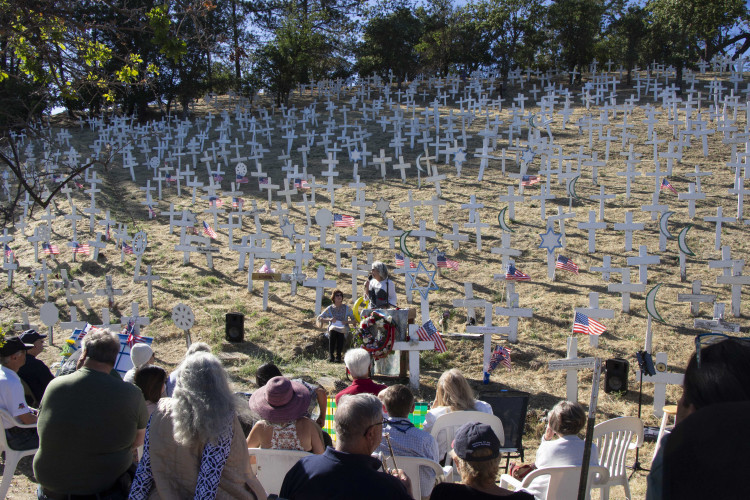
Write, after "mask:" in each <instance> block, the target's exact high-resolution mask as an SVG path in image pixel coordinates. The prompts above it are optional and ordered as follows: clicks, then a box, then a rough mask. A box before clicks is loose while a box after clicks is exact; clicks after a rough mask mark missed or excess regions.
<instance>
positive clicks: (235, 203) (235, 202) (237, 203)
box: [232, 197, 245, 208]
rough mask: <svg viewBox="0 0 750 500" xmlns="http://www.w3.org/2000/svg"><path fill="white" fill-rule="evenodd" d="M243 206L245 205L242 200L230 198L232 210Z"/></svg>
mask: <svg viewBox="0 0 750 500" xmlns="http://www.w3.org/2000/svg"><path fill="white" fill-rule="evenodd" d="M244 204H245V200H243V199H242V198H234V197H232V208H240V207H241V206H242V205H244Z"/></svg>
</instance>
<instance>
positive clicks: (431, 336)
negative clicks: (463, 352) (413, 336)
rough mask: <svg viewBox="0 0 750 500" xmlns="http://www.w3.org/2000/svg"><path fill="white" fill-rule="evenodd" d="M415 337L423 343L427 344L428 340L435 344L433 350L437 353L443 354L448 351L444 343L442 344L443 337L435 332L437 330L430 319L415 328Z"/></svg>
mask: <svg viewBox="0 0 750 500" xmlns="http://www.w3.org/2000/svg"><path fill="white" fill-rule="evenodd" d="M417 337H419V340H422V341H424V342H429V341H430V340H432V341H433V342H435V350H436V351H437V352H445V351H447V350H448V349H447V348H446V347H445V342H443V337H441V336H440V332H439V331H437V328H435V324H434V323H433V322H432V320H431V319H428V320H427V323H425V324H424V325H422V326H420V327H419V328H417Z"/></svg>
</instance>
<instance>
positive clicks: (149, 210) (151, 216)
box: [148, 205, 156, 219]
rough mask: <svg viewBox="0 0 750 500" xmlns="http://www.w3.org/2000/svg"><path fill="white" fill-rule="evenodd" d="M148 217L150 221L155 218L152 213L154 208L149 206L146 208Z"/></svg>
mask: <svg viewBox="0 0 750 500" xmlns="http://www.w3.org/2000/svg"><path fill="white" fill-rule="evenodd" d="M148 216H149V218H151V219H153V218H154V217H156V212H154V207H152V206H151V205H149V206H148Z"/></svg>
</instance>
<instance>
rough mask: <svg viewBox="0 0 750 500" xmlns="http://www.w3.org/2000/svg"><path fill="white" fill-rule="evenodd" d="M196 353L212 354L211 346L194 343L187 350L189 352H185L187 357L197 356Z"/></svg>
mask: <svg viewBox="0 0 750 500" xmlns="http://www.w3.org/2000/svg"><path fill="white" fill-rule="evenodd" d="M196 352H211V346H210V345H208V344H206V343H205V342H193V343H192V344H190V347H188V348H187V352H185V357H186V358H187V357H188V356H191V355H193V354H195V353H196Z"/></svg>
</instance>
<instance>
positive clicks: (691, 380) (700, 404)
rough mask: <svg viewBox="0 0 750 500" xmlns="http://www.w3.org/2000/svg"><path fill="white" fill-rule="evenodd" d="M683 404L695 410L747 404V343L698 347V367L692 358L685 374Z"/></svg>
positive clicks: (728, 341)
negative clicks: (718, 405)
mask: <svg viewBox="0 0 750 500" xmlns="http://www.w3.org/2000/svg"><path fill="white" fill-rule="evenodd" d="M682 398H683V401H682V403H683V404H684V405H685V406H689V405H692V406H694V407H695V409H696V410H699V409H701V408H704V407H706V406H709V405H712V404H716V403H723V402H730V401H749V400H750V342H748V341H746V340H740V339H733V338H728V339H726V340H723V341H721V342H718V343H716V344H713V345H708V346H705V347H701V363H700V367H698V362H697V359H696V355H695V354H693V355H692V356H691V357H690V361H689V362H688V366H687V369H686V370H685V380H684V382H683V395H682Z"/></svg>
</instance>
